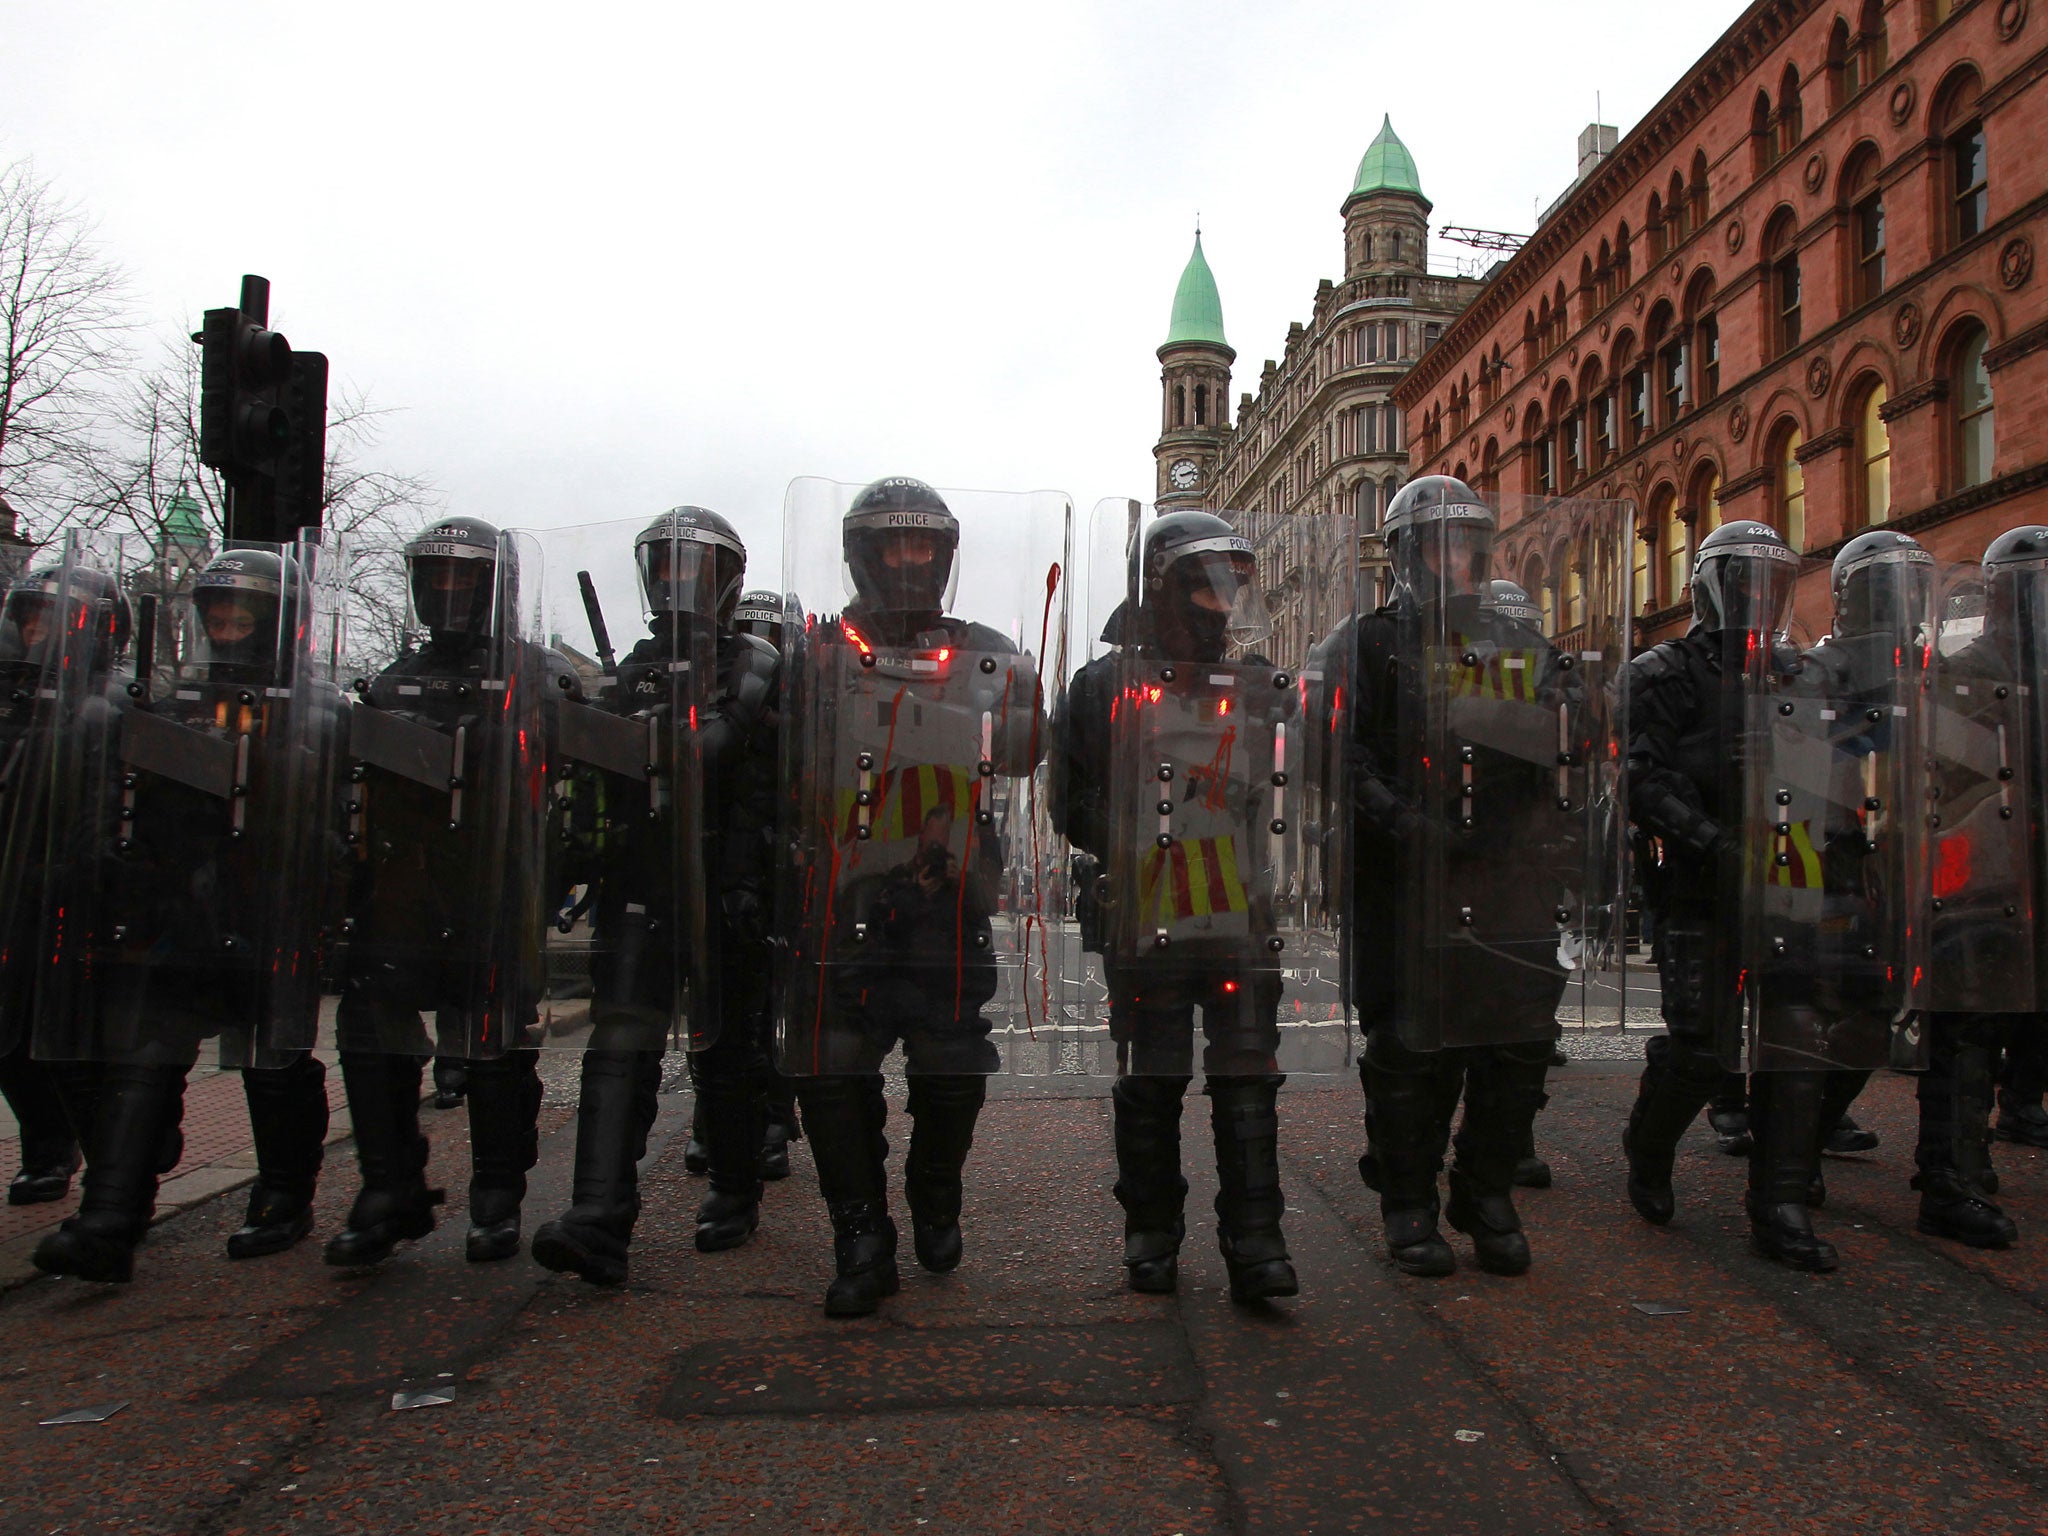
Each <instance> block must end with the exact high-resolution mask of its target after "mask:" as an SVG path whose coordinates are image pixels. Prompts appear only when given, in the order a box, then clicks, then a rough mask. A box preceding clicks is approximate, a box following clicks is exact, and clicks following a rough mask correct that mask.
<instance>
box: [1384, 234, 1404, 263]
mask: <svg viewBox="0 0 2048 1536" xmlns="http://www.w3.org/2000/svg"><path fill="white" fill-rule="evenodd" d="M1388 239H1389V240H1390V241H1391V242H1392V246H1393V249H1392V251H1391V252H1390V253H1389V254H1388V256H1387V260H1389V261H1399V260H1400V259H1401V231H1399V230H1398V229H1397V230H1395V231H1394V232H1393V234H1392V235H1390V236H1389V237H1388Z"/></svg>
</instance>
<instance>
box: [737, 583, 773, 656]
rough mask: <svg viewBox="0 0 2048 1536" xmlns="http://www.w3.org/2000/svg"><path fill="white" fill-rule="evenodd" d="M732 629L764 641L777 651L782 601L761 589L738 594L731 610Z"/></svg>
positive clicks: (757, 588)
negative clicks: (734, 607) (736, 605)
mask: <svg viewBox="0 0 2048 1536" xmlns="http://www.w3.org/2000/svg"><path fill="white" fill-rule="evenodd" d="M732 619H733V628H735V629H737V630H738V631H739V632H740V633H741V634H743V635H752V636H754V637H755V638H756V639H758V640H766V641H767V642H768V643H769V644H770V645H772V646H775V647H776V648H777V649H780V648H781V645H782V599H781V598H780V597H778V596H777V595H776V594H775V593H773V592H769V591H767V590H765V589H763V588H761V587H756V588H754V589H753V590H752V591H751V592H742V593H741V594H740V603H739V607H737V608H736V609H734V610H733V616H732Z"/></svg>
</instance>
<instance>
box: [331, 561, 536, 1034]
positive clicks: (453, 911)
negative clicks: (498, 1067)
mask: <svg viewBox="0 0 2048 1536" xmlns="http://www.w3.org/2000/svg"><path fill="white" fill-rule="evenodd" d="M434 534H435V530H433V529H429V530H427V531H426V532H425V533H424V534H422V535H421V536H420V537H419V538H417V539H415V540H413V541H411V542H410V544H409V545H393V546H390V547H385V546H382V545H376V544H372V545H368V546H366V547H363V548H361V549H360V551H359V554H360V560H359V564H358V576H357V580H356V583H355V585H354V589H353V590H352V591H351V593H350V601H349V614H350V616H351V618H352V620H354V621H357V622H355V623H354V624H352V633H351V635H350V638H349V643H348V645H347V647H346V652H347V655H348V658H349V660H350V662H351V663H352V666H351V668H350V670H351V671H352V672H353V676H352V677H351V678H350V679H349V686H350V690H351V692H352V693H353V694H354V702H353V704H352V705H351V707H350V708H349V710H348V714H347V727H346V745H345V747H344V748H343V751H344V753H345V756H346V761H347V764H348V767H347V785H348V787H347V799H346V801H345V802H344V806H343V809H344V812H345V818H346V819H345V822H344V828H345V830H344V833H343V839H344V842H345V845H346V849H347V874H346V882H347V892H346V898H345V910H346V917H345V919H344V923H343V945H342V956H341V959H340V965H339V970H340V982H341V1003H340V1007H339V1009H338V1011H337V1015H336V1021H335V1033H336V1041H337V1044H338V1045H339V1046H340V1047H341V1048H342V1049H344V1050H358V1051H371V1052H375V1051H383V1052H393V1053H398V1054H405V1055H428V1054H435V1055H442V1056H462V1057H469V1058H476V1059H483V1058H489V1057H493V1056H497V1055H501V1054H503V1053H504V1052H505V1051H508V1050H513V1049H518V1048H520V1047H522V1046H526V1045H530V1044H532V1043H534V1042H535V1041H536V1040H537V1038H538V1035H539V1030H540V1016H539V1003H540V994H541V972H542V948H541V932H542V924H543V921H544V914H543V911H542V906H543V901H542V865H543V833H544V829H545V824H546V812H547V784H546V762H547V754H546V735H545V732H546V726H547V718H546V710H545V706H544V702H543V701H544V699H545V696H546V695H545V689H546V688H547V686H548V684H547V668H546V662H545V656H544V653H543V651H542V648H541V645H540V634H539V625H538V619H537V613H538V594H539V593H540V591H541V585H542V572H541V560H540V553H539V550H538V548H537V547H536V546H535V544H534V543H533V541H532V539H531V538H529V537H526V536H523V535H517V534H510V533H506V534H499V535H498V536H497V538H496V543H495V547H494V548H490V549H487V550H486V551H485V552H484V553H483V554H482V555H481V556H478V555H474V554H470V553H461V554H451V553H449V552H448V551H449V550H450V549H451V548H454V547H456V546H455V545H454V544H453V542H452V541H444V540H436V539H435V537H434ZM436 582H444V583H449V584H450V585H448V586H444V587H442V588H439V589H438V590H437V589H436V588H435V585H434V584H435V583H436ZM451 593H456V594H459V595H460V597H461V599H462V611H461V612H460V613H459V614H457V613H455V612H453V600H452V597H451ZM423 599H425V600H424V601H423ZM430 1025H431V1031H430V1028H429V1026H430Z"/></svg>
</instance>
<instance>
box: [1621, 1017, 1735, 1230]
mask: <svg viewBox="0 0 2048 1536" xmlns="http://www.w3.org/2000/svg"><path fill="white" fill-rule="evenodd" d="M1681 1055H1682V1057H1683V1060H1684V1062H1685V1064H1688V1065H1690V1066H1691V1067H1692V1068H1693V1070H1692V1071H1691V1072H1690V1073H1683V1074H1682V1073H1681V1072H1680V1070H1679V1068H1680V1064H1681ZM1714 1070H1715V1069H1712V1068H1711V1067H1709V1066H1708V1065H1707V1064H1706V1063H1705V1059H1704V1058H1703V1057H1702V1056H1701V1054H1700V1053H1699V1052H1698V1051H1690V1052H1683V1053H1681V1052H1680V1051H1679V1049H1678V1048H1677V1047H1676V1046H1674V1044H1673V1041H1672V1037H1671V1036H1669V1035H1659V1036H1655V1037H1653V1038H1652V1039H1651V1040H1650V1041H1649V1043H1648V1044H1647V1045H1646V1046H1645V1047H1644V1048H1643V1077H1642V1082H1641V1083H1640V1084H1639V1085H1638V1087H1637V1089H1636V1102H1635V1107H1634V1108H1633V1109H1631V1110H1630V1111H1629V1115H1628V1128H1627V1129H1626V1130H1624V1131H1623V1132H1622V1133H1621V1150H1622V1154H1623V1156H1625V1157H1626V1158H1627V1159H1628V1198H1629V1203H1630V1204H1631V1205H1633V1206H1634V1207H1635V1208H1636V1214H1637V1215H1639V1216H1641V1217H1642V1218H1643V1220H1645V1221H1647V1222H1649V1223H1651V1224H1652V1225H1654V1226H1659V1227H1661V1226H1663V1225H1665V1224H1666V1223H1667V1222H1669V1221H1670V1220H1671V1218H1672V1216H1673V1215H1674V1214H1676V1212H1677V1208H1678V1202H1677V1200H1676V1198H1675V1197H1674V1196H1673V1195H1672V1192H1671V1166H1672V1162H1673V1159H1674V1158H1675V1157H1676V1155H1677V1152H1678V1143H1679V1141H1680V1140H1681V1139H1682V1138H1683V1137H1684V1135H1685V1133H1686V1130H1687V1129H1688V1128H1689V1127H1690V1126H1691V1125H1692V1123H1693V1121H1694V1120H1695V1119H1697V1118H1698V1116H1699V1112H1700V1109H1701V1107H1702V1106H1704V1105H1705V1104H1706V1103H1707V1101H1708V1099H1709V1097H1710V1096H1711V1095H1712V1094H1713V1092H1714V1086H1713V1073H1714Z"/></svg>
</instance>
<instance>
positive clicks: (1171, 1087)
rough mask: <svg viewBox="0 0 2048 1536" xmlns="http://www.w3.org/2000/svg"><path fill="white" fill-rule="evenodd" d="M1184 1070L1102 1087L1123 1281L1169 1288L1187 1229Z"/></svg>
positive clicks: (1154, 1289)
mask: <svg viewBox="0 0 2048 1536" xmlns="http://www.w3.org/2000/svg"><path fill="white" fill-rule="evenodd" d="M1189 1081H1190V1079H1189V1078H1186V1077H1174V1076H1165V1077H1120V1078H1118V1079H1117V1080H1116V1084H1115V1086H1114V1087H1112V1088H1111V1089H1110V1091H1109V1098H1110V1105H1111V1108H1112V1110H1113V1112H1114V1115H1115V1135H1116V1200H1117V1204H1118V1205H1121V1206H1122V1207H1123V1208H1124V1269H1125V1270H1126V1272H1127V1273H1128V1275H1129V1279H1130V1286H1131V1289H1132V1290H1134V1291H1141V1292H1143V1293H1145V1294H1146V1295H1149V1296H1165V1295H1169V1294H1171V1292H1172V1291H1173V1289H1174V1287H1175V1286H1176V1285H1177V1284H1178V1283H1179V1278H1180V1244H1181V1239H1182V1238H1183V1237H1185V1236H1186V1235H1187V1219H1186V1210H1187V1198H1188V1181H1187V1180H1186V1179H1185V1178H1183V1177H1182V1176H1181V1171H1180V1114H1181V1104H1182V1101H1183V1099H1184V1097H1185V1095H1186V1093H1187V1090H1188V1083H1189Z"/></svg>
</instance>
